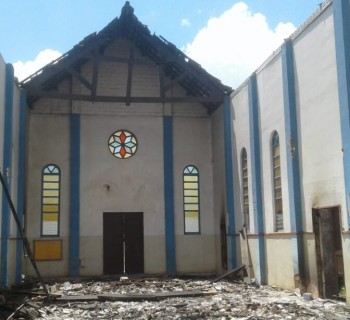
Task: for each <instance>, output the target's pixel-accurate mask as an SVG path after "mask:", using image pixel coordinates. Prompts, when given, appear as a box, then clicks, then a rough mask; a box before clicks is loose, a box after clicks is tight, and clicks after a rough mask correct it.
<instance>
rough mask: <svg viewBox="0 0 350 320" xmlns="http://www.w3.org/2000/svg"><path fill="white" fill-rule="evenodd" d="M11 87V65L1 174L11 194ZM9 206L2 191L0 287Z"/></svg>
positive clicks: (3, 281)
mask: <svg viewBox="0 0 350 320" xmlns="http://www.w3.org/2000/svg"><path fill="white" fill-rule="evenodd" d="M13 86H14V70H13V66H12V65H11V64H6V80H5V115H4V132H3V136H4V148H3V152H4V154H3V167H2V174H3V177H4V179H5V183H6V185H7V188H8V190H9V192H11V172H12V129H13ZM10 214H11V212H10V206H9V204H8V202H7V198H6V196H5V192H4V191H2V207H1V219H2V223H1V261H0V287H6V286H7V265H8V240H9V235H10Z"/></svg>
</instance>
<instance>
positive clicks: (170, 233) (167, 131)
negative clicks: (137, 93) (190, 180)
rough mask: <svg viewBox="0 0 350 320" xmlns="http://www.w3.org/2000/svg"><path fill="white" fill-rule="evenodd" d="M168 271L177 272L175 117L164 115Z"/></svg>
mask: <svg viewBox="0 0 350 320" xmlns="http://www.w3.org/2000/svg"><path fill="white" fill-rule="evenodd" d="M163 143H164V147H163V150H164V204H165V250H166V272H167V273H170V274H172V273H175V272H176V255H175V222H174V168H173V167H174V165H173V161H174V160H173V159H174V158H173V152H174V151H173V117H172V116H164V117H163Z"/></svg>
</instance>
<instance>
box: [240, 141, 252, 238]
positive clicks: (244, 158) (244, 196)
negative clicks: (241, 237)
mask: <svg viewBox="0 0 350 320" xmlns="http://www.w3.org/2000/svg"><path fill="white" fill-rule="evenodd" d="M241 162H242V167H241V168H242V207H243V223H244V225H245V227H246V229H247V232H249V231H250V219H249V186H248V159H247V151H246V149H245V148H243V149H242V156H241Z"/></svg>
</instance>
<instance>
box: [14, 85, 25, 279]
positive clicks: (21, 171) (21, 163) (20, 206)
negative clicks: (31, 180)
mask: <svg viewBox="0 0 350 320" xmlns="http://www.w3.org/2000/svg"><path fill="white" fill-rule="evenodd" d="M19 108H20V109H19V128H18V130H19V136H18V178H17V185H18V187H17V216H18V220H19V221H20V223H21V227H22V229H23V212H24V183H25V181H24V177H25V163H26V153H27V152H26V150H27V148H26V140H27V137H26V132H27V102H26V93H25V91H21V96H20V105H19ZM20 237H21V233H20V231H19V230H17V239H18V240H17V242H16V284H19V283H20V282H21V280H22V278H21V274H22V267H23V266H22V261H23V260H22V256H23V242H22V240H21V239H20Z"/></svg>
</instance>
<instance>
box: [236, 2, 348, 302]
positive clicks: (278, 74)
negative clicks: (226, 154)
mask: <svg viewBox="0 0 350 320" xmlns="http://www.w3.org/2000/svg"><path fill="white" fill-rule="evenodd" d="M292 43H293V49H294V59H295V61H294V68H295V69H294V70H295V87H296V104H297V113H298V115H297V116H298V120H297V121H298V124H299V141H300V142H299V143H300V145H299V150H298V151H299V155H300V174H301V186H300V188H301V193H302V210H303V212H302V214H303V226H304V249H305V260H306V261H305V264H306V268H307V273H308V277H309V284H308V285H309V289H310V290H311V291H312V292H314V293H315V294H316V295H317V294H318V282H317V264H316V252H315V240H314V234H313V225H312V209H313V208H321V207H329V206H340V208H341V213H342V223H343V227H345V225H346V199H345V194H344V170H343V162H342V142H341V133H340V115H339V107H338V90H337V85H338V84H337V73H336V58H335V43H334V26H333V15H332V7H331V6H330V7H328V9H325V10H323V12H321V13H320V14H319V15H318V16H317V18H316V19H313V20H310V22H309V23H308V24H307V25H306V26H304V27H303V28H302V29H301V31H300V30H298V31H297V33H296V34H295V35H293V36H292ZM256 76H257V90H258V100H259V116H260V141H261V145H260V152H261V169H262V180H263V185H262V192H263V209H264V217H265V247H266V268H267V282H268V284H271V285H277V286H279V287H282V288H287V289H293V288H294V286H295V284H294V279H293V277H294V275H293V264H292V257H293V251H292V242H291V239H292V236H293V233H290V232H291V225H290V212H289V201H290V199H289V190H288V180H287V174H288V168H287V154H288V152H290V150H289V149H287V147H286V136H285V116H286V115H285V114H284V100H283V94H284V92H283V90H284V89H283V78H282V76H283V74H282V55H281V52H278V51H277V53H276V54H274V55H273V56H272V57H271V58H270V59H269V61H268V62H267V63H266V64H265V65H264V66H262V67H261V68H259V69H258V70H257V72H256ZM232 104H233V110H234V113H233V119H232V121H233V128H234V137H235V141H236V147H237V162H238V163H239V165H240V151H241V149H242V148H243V147H245V148H246V149H247V153H248V168H250V166H251V164H250V163H249V151H250V148H249V144H250V141H249V129H248V128H249V111H248V110H249V109H248V106H249V102H248V84H247V83H244V84H242V86H241V87H240V88H239V89H238V90H237V91H236V92H234V93H233V95H232ZM274 130H276V131H277V132H278V134H279V138H280V155H281V176H282V193H283V215H284V230H283V231H282V232H274V208H273V184H272V169H271V168H272V167H271V137H272V133H273V131H274ZM238 172H239V173H240V175H241V170H240V169H239V170H238ZM240 175H239V177H236V178H235V183H236V184H239V185H241V183H242V178H241V176H240ZM248 181H249V183H250V184H251V176H250V175H249V176H248ZM253 205H254V203H252V199H251V197H250V208H252V207H253ZM238 215H239V216H241V212H238ZM252 222H253V217H251V227H252V229H251V230H252V234H251V235H250V238H251V241H250V244H251V248H252V249H253V251H254V242H253V239H254V226H253V225H252ZM346 239H347V235H346V234H343V253H344V265H345V269H346V279H347V278H349V272H350V270H348V267H347V266H348V265H350V264H349V260H348V259H349V257H348V251H347V248H348V240H346ZM252 256H253V257H254V253H253V254H252ZM277 257H278V258H277ZM255 264H256V262H254V259H253V265H255ZM347 284H348V287H349V283H348V280H347Z"/></svg>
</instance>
